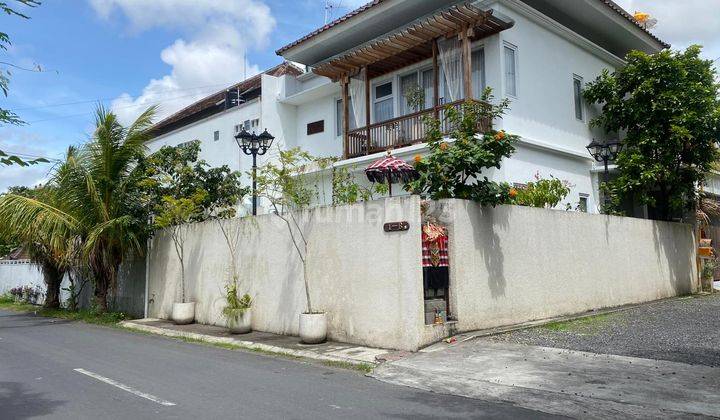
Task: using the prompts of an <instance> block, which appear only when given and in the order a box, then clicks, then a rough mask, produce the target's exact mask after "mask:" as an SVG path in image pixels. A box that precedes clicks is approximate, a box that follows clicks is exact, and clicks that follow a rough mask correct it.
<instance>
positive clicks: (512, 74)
mask: <svg viewBox="0 0 720 420" xmlns="http://www.w3.org/2000/svg"><path fill="white" fill-rule="evenodd" d="M504 50H505V94H506V95H510V96H517V68H516V67H517V57H516V53H517V52H516V51H515V49H514V48H512V47H509V46H507V45H506V46H505V48H504Z"/></svg>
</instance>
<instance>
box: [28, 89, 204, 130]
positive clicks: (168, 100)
mask: <svg viewBox="0 0 720 420" xmlns="http://www.w3.org/2000/svg"><path fill="white" fill-rule="evenodd" d="M207 93H208V92H196V93H191V94H188V95H182V96H174V97H171V98H165V99H163V100H162V101H154V102H153V104H155V105H161V104H165V103H168V102H171V101H174V100H176V99H183V98H189V97H192V96H196V95H198V94H207ZM140 106H147V105H146V104H133V105H125V106H118V107H114V108H113V110H118V109H131V108H137V107H140ZM82 116H88V113H87V112H83V113H78V114H69V115H58V116H56V117H49V118H43V119H39V120H34V121H27V123H28V124H36V123H41V122H46V121H57V120H64V119H68V118H76V117H82Z"/></svg>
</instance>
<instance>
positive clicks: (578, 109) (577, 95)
mask: <svg viewBox="0 0 720 420" xmlns="http://www.w3.org/2000/svg"><path fill="white" fill-rule="evenodd" d="M582 86H583V79H582V77H580V76H577V75H574V76H573V96H574V100H575V118H576V119H578V120H580V121H584V120H585V109H584V107H583V96H582Z"/></svg>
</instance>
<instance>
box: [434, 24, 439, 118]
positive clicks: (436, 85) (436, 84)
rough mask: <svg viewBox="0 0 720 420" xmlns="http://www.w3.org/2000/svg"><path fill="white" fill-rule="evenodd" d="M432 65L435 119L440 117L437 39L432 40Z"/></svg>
mask: <svg viewBox="0 0 720 420" xmlns="http://www.w3.org/2000/svg"><path fill="white" fill-rule="evenodd" d="M432 55H433V56H432V64H433V115H434V117H435V119H438V118H439V116H440V109H439V107H440V66H438V44H437V38H435V39H433V40H432Z"/></svg>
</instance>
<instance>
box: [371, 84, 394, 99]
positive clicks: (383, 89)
mask: <svg viewBox="0 0 720 420" xmlns="http://www.w3.org/2000/svg"><path fill="white" fill-rule="evenodd" d="M391 95H392V82H387V83H384V84H382V85H378V86H375V98H376V99H380V98H383V97H385V96H391Z"/></svg>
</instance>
